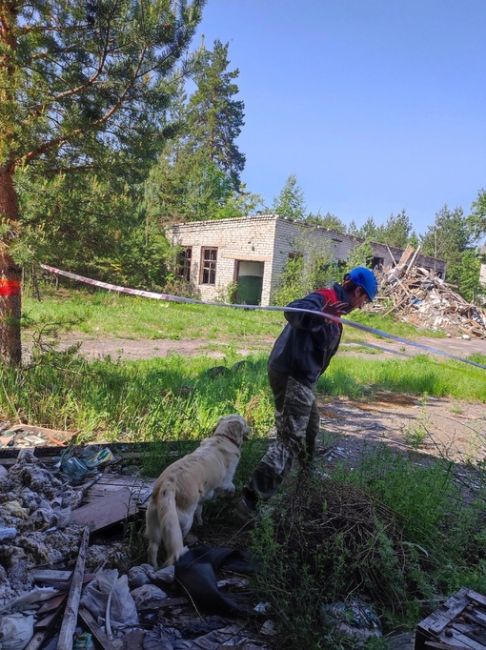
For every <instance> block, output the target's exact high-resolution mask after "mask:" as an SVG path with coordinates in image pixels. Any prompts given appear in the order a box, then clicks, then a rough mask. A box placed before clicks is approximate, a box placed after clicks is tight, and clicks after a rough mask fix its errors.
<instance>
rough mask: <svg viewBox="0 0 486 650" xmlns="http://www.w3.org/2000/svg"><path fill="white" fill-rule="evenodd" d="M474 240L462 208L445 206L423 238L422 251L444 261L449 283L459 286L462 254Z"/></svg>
mask: <svg viewBox="0 0 486 650" xmlns="http://www.w3.org/2000/svg"><path fill="white" fill-rule="evenodd" d="M472 239H473V237H472V232H471V230H470V229H469V227H468V224H467V219H466V217H465V216H464V213H463V211H462V208H456V209H455V210H449V208H448V207H447V206H444V207H443V208H442V209H441V210H439V212H437V214H436V216H435V221H434V223H433V224H432V225H431V226H429V228H428V230H427V232H426V233H425V235H424V236H423V238H422V250H423V252H424V253H425V255H431V256H432V257H437V258H439V259H442V260H444V261H445V262H446V263H447V278H448V279H449V282H452V283H453V284H459V282H460V267H461V261H462V254H463V252H464V251H465V250H466V249H467V248H469V247H470V245H471V243H472Z"/></svg>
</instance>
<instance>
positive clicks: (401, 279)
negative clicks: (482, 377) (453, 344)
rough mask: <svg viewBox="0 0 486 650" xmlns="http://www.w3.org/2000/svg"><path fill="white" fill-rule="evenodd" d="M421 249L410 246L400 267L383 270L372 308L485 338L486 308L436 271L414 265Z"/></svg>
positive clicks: (450, 332) (453, 332)
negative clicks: (457, 289)
mask: <svg viewBox="0 0 486 650" xmlns="http://www.w3.org/2000/svg"><path fill="white" fill-rule="evenodd" d="M417 252H418V249H417V251H414V250H413V249H411V248H410V247H409V248H408V249H406V250H405V252H404V254H403V255H402V257H401V258H400V261H399V262H398V264H397V265H396V266H394V267H392V268H390V269H385V270H384V271H383V272H382V274H381V277H380V293H379V295H378V298H377V300H376V303H375V304H374V305H373V307H372V309H373V310H374V311H380V312H383V313H384V314H385V315H388V314H395V315H396V316H398V317H399V318H400V320H404V321H406V322H409V323H412V324H413V325H416V326H418V327H425V328H430V329H432V330H442V331H445V332H446V333H447V334H448V335H450V336H458V335H459V336H462V337H463V338H469V337H471V336H475V337H480V338H485V337H486V313H485V311H484V310H483V309H481V308H480V307H477V306H476V305H472V304H470V303H468V302H467V301H466V300H464V298H462V296H460V295H459V294H458V293H456V292H455V291H454V287H453V286H452V285H450V284H448V283H447V282H445V281H444V280H442V279H441V278H439V277H438V276H437V275H436V274H435V273H434V272H433V271H429V270H427V269H424V268H422V267H420V266H416V265H414V260H415V258H416V253H417Z"/></svg>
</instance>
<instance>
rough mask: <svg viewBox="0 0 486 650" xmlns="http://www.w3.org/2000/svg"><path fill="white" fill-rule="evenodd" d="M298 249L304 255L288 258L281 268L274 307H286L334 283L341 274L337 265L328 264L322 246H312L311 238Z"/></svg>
mask: <svg viewBox="0 0 486 650" xmlns="http://www.w3.org/2000/svg"><path fill="white" fill-rule="evenodd" d="M297 246H298V247H299V243H297ZM300 247H301V248H302V249H303V250H305V255H297V256H296V257H291V258H289V259H288V260H287V263H286V264H285V266H284V268H283V271H282V275H281V279H280V282H279V285H278V287H277V289H276V291H275V293H274V295H273V302H274V304H276V305H287V304H288V303H289V302H291V301H292V300H296V299H297V298H302V297H303V296H306V295H307V294H308V293H310V292H311V291H313V290H315V289H317V288H319V287H324V286H326V285H328V284H330V283H331V282H334V281H336V280H337V279H338V277H339V276H340V274H341V272H340V271H339V268H338V267H337V265H336V264H332V263H330V255H329V252H328V251H327V250H326V248H324V247H323V246H322V245H319V246H314V245H313V244H312V241H311V238H309V237H306V241H305V242H304V241H303V242H302V243H301V245H300Z"/></svg>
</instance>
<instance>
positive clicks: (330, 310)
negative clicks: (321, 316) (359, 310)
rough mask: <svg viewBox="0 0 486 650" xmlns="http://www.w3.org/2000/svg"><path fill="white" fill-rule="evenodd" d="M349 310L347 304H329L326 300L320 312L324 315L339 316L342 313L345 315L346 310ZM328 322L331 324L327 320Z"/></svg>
mask: <svg viewBox="0 0 486 650" xmlns="http://www.w3.org/2000/svg"><path fill="white" fill-rule="evenodd" d="M348 309H349V304H348V303H347V302H331V301H330V300H328V301H327V302H326V303H325V304H324V306H323V308H322V311H323V312H324V313H325V314H330V315H331V316H338V317H339V316H341V314H342V313H346V312H347V310H348ZM329 321H330V322H333V321H332V320H331V319H329Z"/></svg>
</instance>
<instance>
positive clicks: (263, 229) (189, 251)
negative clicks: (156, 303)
mask: <svg viewBox="0 0 486 650" xmlns="http://www.w3.org/2000/svg"><path fill="white" fill-rule="evenodd" d="M166 232H167V236H168V238H169V240H170V241H171V242H172V243H173V244H176V245H178V246H180V264H179V269H180V273H181V275H182V276H183V277H184V278H185V279H186V280H187V281H189V282H191V283H192V284H193V285H194V286H195V287H197V288H198V290H199V291H200V294H201V299H202V300H215V299H226V292H227V288H228V287H229V286H230V285H232V284H233V283H235V284H236V288H237V292H236V299H237V301H238V302H243V303H246V304H261V305H269V304H270V303H271V300H272V293H273V292H274V290H275V289H276V287H277V286H278V283H279V280H280V276H281V273H282V270H283V268H284V266H285V264H286V262H287V260H288V259H289V257H292V256H295V255H303V256H304V257H305V256H306V254H309V251H311V250H315V248H316V247H322V249H325V250H326V251H327V252H328V255H329V258H330V259H331V260H332V261H336V262H345V261H346V259H347V258H348V255H349V253H350V251H351V250H352V249H353V248H355V247H356V246H357V245H359V244H360V243H362V241H363V240H362V239H359V238H358V237H354V236H352V235H344V234H342V233H339V232H336V231H333V230H327V229H326V228H322V227H320V226H315V225H307V224H303V223H298V222H295V221H289V220H287V219H285V218H282V217H279V216H278V215H274V214H265V215H256V216H251V217H241V218H235V219H220V220H215V221H194V222H188V223H181V224H175V225H173V226H171V227H170V228H167V230H166ZM372 250H373V259H372V260H371V266H375V265H378V264H382V265H383V266H384V267H386V266H389V265H392V264H394V262H395V261H397V260H398V259H399V258H400V255H401V254H402V252H403V251H402V249H399V248H395V247H389V246H386V245H384V244H380V243H378V242H376V243H373V244H372ZM416 263H417V264H419V265H420V266H423V267H425V268H429V269H432V270H434V271H435V272H436V273H437V274H439V275H440V276H441V277H444V274H445V263H444V262H443V261H442V260H437V259H434V258H432V257H427V256H425V255H420V254H419V255H418V256H417V258H416Z"/></svg>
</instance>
